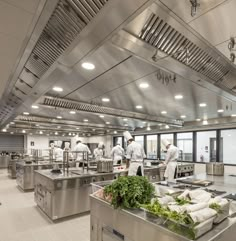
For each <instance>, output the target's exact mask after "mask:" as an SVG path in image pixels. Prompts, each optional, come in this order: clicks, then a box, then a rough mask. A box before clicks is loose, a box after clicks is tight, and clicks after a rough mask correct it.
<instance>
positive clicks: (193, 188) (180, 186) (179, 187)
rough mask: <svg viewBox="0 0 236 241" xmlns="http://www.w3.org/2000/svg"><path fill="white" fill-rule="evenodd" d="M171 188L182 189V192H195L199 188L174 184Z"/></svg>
mask: <svg viewBox="0 0 236 241" xmlns="http://www.w3.org/2000/svg"><path fill="white" fill-rule="evenodd" d="M172 187H173V188H178V189H181V190H182V189H183V190H185V189H189V190H195V189H197V188H199V187H196V186H192V185H189V184H176V185H174V186H172Z"/></svg>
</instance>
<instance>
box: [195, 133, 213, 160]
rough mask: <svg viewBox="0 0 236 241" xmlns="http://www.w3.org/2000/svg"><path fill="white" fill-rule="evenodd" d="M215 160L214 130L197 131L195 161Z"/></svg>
mask: <svg viewBox="0 0 236 241" xmlns="http://www.w3.org/2000/svg"><path fill="white" fill-rule="evenodd" d="M214 161H216V131H201V132H197V162H214Z"/></svg>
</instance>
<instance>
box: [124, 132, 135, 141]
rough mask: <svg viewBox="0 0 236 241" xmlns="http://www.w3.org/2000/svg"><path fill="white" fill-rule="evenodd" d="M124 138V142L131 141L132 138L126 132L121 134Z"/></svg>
mask: <svg viewBox="0 0 236 241" xmlns="http://www.w3.org/2000/svg"><path fill="white" fill-rule="evenodd" d="M123 135H124V138H125V139H126V141H128V140H130V139H133V137H132V136H131V134H130V133H129V132H128V131H125V132H123Z"/></svg>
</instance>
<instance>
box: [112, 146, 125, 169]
mask: <svg viewBox="0 0 236 241" xmlns="http://www.w3.org/2000/svg"><path fill="white" fill-rule="evenodd" d="M124 154H125V151H124V149H123V148H122V147H121V146H120V143H117V144H116V145H115V146H114V147H113V148H112V150H111V157H112V160H113V164H114V165H117V164H121V161H122V159H123V156H124Z"/></svg>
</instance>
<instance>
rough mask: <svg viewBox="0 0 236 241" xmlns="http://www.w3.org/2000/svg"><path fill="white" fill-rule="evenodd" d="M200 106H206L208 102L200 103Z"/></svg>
mask: <svg viewBox="0 0 236 241" xmlns="http://www.w3.org/2000/svg"><path fill="white" fill-rule="evenodd" d="M199 106H200V107H206V106H207V104H206V103H201V104H199Z"/></svg>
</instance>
